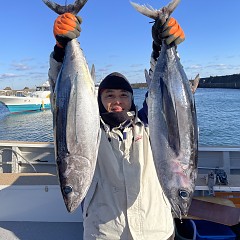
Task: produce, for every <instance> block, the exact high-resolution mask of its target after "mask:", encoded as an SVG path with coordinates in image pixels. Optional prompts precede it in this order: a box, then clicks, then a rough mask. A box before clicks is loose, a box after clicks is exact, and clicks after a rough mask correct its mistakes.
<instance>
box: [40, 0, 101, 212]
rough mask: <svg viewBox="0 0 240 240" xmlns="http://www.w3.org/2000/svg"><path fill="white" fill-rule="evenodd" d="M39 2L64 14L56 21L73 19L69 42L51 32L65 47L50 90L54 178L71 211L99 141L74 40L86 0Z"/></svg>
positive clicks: (93, 100) (90, 91)
mask: <svg viewBox="0 0 240 240" xmlns="http://www.w3.org/2000/svg"><path fill="white" fill-rule="evenodd" d="M43 2H44V3H45V4H46V5H47V6H48V7H49V8H51V9H52V10H53V11H55V12H56V13H58V14H64V16H63V15H61V16H63V17H62V18H61V19H60V21H70V22H71V20H73V21H72V22H73V23H74V21H75V22H76V25H74V26H73V28H72V29H71V28H70V31H69V34H68V33H66V32H64V34H63V35H64V36H66V34H68V35H67V37H68V38H70V39H72V40H71V41H64V36H63V37H62V36H61V34H56V33H55V32H54V34H55V37H56V40H57V45H58V47H60V48H61V47H64V48H65V55H64V59H63V64H62V67H61V70H60V73H59V75H58V78H57V81H56V85H55V89H54V92H53V106H52V109H53V127H54V143H55V157H56V163H57V170H58V178H59V182H60V187H61V192H62V196H63V199H64V202H65V205H66V208H67V210H68V211H69V212H73V211H74V210H75V209H76V208H77V207H78V206H79V205H80V203H81V202H82V200H83V199H84V197H85V196H86V194H87V191H88V189H89V186H90V184H91V182H92V178H93V174H94V170H95V166H96V161H97V155H98V147H99V142H100V118H99V109H98V103H97V96H96V92H95V84H94V81H93V79H92V76H91V73H90V71H89V68H88V65H87V62H86V59H85V57H84V55H83V52H82V50H81V48H80V44H79V43H78V41H77V37H78V36H79V34H80V29H79V27H77V24H78V22H79V24H80V23H81V19H80V18H79V17H77V16H76V17H74V15H76V14H77V13H78V12H79V11H80V10H81V9H82V8H83V6H84V5H85V3H86V2H87V0H77V1H75V3H74V4H73V5H71V4H70V5H66V6H61V5H59V4H56V3H54V2H51V1H48V0H43ZM65 18H67V19H65ZM77 21H78V22H77ZM56 24H57V23H56ZM59 32H60V33H61V31H59ZM59 32H58V33H59ZM56 35H58V37H57V36H56ZM68 40H69V39H68Z"/></svg>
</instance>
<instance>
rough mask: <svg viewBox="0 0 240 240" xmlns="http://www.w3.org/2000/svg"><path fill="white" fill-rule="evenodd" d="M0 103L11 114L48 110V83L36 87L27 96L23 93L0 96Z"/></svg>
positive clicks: (17, 92)
mask: <svg viewBox="0 0 240 240" xmlns="http://www.w3.org/2000/svg"><path fill="white" fill-rule="evenodd" d="M6 93H9V92H6ZM0 103H2V104H3V105H4V106H6V108H7V109H8V110H9V112H11V113H19V112H26V111H38V110H45V109H50V107H51V106H50V86H49V83H48V82H46V83H45V84H43V85H41V86H37V87H36V89H35V91H33V92H30V93H28V94H24V92H23V91H16V93H15V94H14V95H11V94H6V95H0Z"/></svg>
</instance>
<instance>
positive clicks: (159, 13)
mask: <svg viewBox="0 0 240 240" xmlns="http://www.w3.org/2000/svg"><path fill="white" fill-rule="evenodd" d="M179 2H180V0H172V1H171V2H170V3H169V4H168V5H167V6H165V7H163V8H161V9H159V10H155V9H153V8H152V7H151V6H146V5H139V4H137V3H134V2H130V3H131V5H132V6H133V7H134V8H135V9H136V10H137V11H138V12H140V13H142V14H143V15H145V16H147V17H149V18H152V19H154V20H157V19H161V20H162V21H163V22H165V21H166V19H167V18H168V17H169V16H170V15H171V14H172V12H173V11H174V10H175V8H176V7H177V5H178V4H179Z"/></svg>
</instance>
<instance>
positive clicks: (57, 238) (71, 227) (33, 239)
mask: <svg viewBox="0 0 240 240" xmlns="http://www.w3.org/2000/svg"><path fill="white" fill-rule="evenodd" d="M0 239H4V240H43V239H44V240H82V239H83V225H82V223H81V222H72V223H70V222H64V223H63V222H1V221H0Z"/></svg>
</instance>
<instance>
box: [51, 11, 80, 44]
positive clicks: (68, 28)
mask: <svg viewBox="0 0 240 240" xmlns="http://www.w3.org/2000/svg"><path fill="white" fill-rule="evenodd" d="M81 23H82V19H81V18H80V17H79V16H75V15H73V14H71V13H64V14H62V15H59V16H58V17H57V19H56V20H55V22H54V26H53V33H54V36H55V38H56V41H57V42H56V44H57V46H58V47H60V48H65V46H66V45H67V43H68V42H69V41H71V40H72V39H74V38H77V37H79V35H80V32H81V27H80V24H81Z"/></svg>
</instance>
